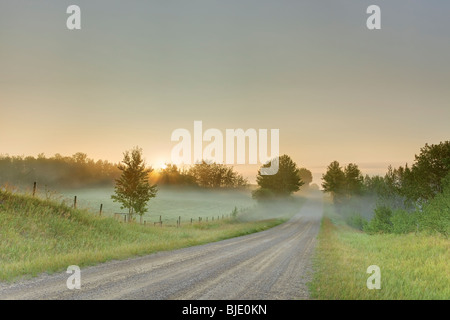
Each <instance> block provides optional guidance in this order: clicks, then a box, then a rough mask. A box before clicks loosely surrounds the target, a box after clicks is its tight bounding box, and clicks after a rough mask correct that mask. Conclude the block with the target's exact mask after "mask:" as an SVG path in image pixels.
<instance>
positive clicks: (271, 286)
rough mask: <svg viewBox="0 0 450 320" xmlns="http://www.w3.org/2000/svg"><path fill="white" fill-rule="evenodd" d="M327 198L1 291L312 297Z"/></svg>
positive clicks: (21, 295)
mask: <svg viewBox="0 0 450 320" xmlns="http://www.w3.org/2000/svg"><path fill="white" fill-rule="evenodd" d="M321 217H322V199H320V198H317V199H309V200H308V201H307V202H306V203H305V204H304V205H303V206H302V208H301V209H300V210H299V213H298V214H296V215H295V216H294V217H293V218H292V219H290V220H289V221H288V222H286V223H284V224H282V225H279V226H277V227H274V228H271V229H269V230H266V231H262V232H258V233H254V234H251V235H247V236H242V237H238V238H233V239H228V240H224V241H220V242H215V243H209V244H206V245H201V246H196V247H190V248H185V249H180V250H175V251H171V252H160V253H155V254H151V255H147V256H143V257H138V258H131V259H128V260H123V261H111V262H107V263H103V264H100V265H97V266H92V267H86V268H83V269H81V289H79V290H77V289H75V290H69V289H68V288H67V286H66V281H67V279H68V277H69V276H70V275H69V274H67V273H65V272H62V273H58V274H53V275H43V276H39V277H37V278H34V279H31V280H27V281H21V282H18V283H14V284H12V285H11V284H0V299H151V300H156V299H195V300H197V299H220V300H222V299H225V300H232V299H255V300H263V299H283V300H289V299H308V297H309V295H308V288H307V285H306V283H307V282H308V281H309V279H310V276H311V255H312V252H313V249H314V246H315V243H316V235H317V233H318V230H319V226H320V219H321Z"/></svg>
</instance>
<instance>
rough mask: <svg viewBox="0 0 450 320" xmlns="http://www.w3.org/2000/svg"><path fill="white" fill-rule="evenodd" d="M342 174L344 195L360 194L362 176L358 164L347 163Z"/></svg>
mask: <svg viewBox="0 0 450 320" xmlns="http://www.w3.org/2000/svg"><path fill="white" fill-rule="evenodd" d="M344 174H345V193H346V195H347V196H352V195H355V194H357V195H360V194H361V193H362V191H363V186H364V184H363V182H364V178H363V175H362V173H361V171H360V170H359V168H358V166H357V165H356V164H354V163H349V164H348V165H347V166H346V167H345V169H344Z"/></svg>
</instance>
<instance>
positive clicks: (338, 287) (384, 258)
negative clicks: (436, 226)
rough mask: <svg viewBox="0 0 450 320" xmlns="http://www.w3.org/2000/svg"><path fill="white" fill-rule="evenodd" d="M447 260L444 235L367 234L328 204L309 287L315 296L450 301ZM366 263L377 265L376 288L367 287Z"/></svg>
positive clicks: (448, 250)
mask: <svg viewBox="0 0 450 320" xmlns="http://www.w3.org/2000/svg"><path fill="white" fill-rule="evenodd" d="M449 261H450V242H449V240H448V239H447V238H446V237H445V236H443V235H439V234H435V235H429V234H425V233H417V234H415V233H409V234H376V235H369V234H366V233H363V232H361V231H358V230H356V229H353V228H350V227H348V226H347V225H346V224H345V223H344V222H343V221H342V219H341V218H339V216H337V215H336V214H333V212H332V210H331V209H330V207H328V210H327V212H326V217H325V218H324V220H323V221H322V226H321V231H320V234H319V244H318V246H317V249H316V254H315V258H314V268H315V274H314V277H313V281H312V282H311V284H310V290H311V293H312V296H313V297H314V298H316V299H433V300H434V299H450V278H449V274H450V265H449ZM370 265H377V266H379V267H380V270H381V289H380V290H376V289H373V290H369V289H368V288H367V286H366V281H367V278H368V277H369V276H370V275H369V274H367V273H366V270H367V268H368V267H369V266H370Z"/></svg>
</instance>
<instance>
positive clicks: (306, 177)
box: [299, 168, 313, 187]
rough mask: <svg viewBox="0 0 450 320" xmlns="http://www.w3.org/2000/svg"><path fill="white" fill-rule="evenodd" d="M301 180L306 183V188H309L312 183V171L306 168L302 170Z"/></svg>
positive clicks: (300, 172) (300, 171) (300, 173)
mask: <svg viewBox="0 0 450 320" xmlns="http://www.w3.org/2000/svg"><path fill="white" fill-rule="evenodd" d="M299 175H300V179H302V181H303V182H304V183H305V186H306V187H309V184H310V183H311V182H312V180H313V177H312V173H311V171H309V170H308V169H306V168H300V170H299Z"/></svg>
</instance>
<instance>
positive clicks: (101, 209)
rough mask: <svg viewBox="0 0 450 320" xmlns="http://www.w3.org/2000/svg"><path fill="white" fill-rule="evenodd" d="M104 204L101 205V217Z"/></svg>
mask: <svg viewBox="0 0 450 320" xmlns="http://www.w3.org/2000/svg"><path fill="white" fill-rule="evenodd" d="M102 210H103V203H101V204H100V215H102Z"/></svg>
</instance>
